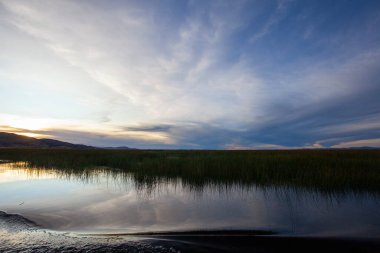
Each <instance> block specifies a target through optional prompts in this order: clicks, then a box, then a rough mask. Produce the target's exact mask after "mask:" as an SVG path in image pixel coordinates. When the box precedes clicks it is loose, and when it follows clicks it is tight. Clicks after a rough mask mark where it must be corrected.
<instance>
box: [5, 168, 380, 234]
mask: <svg viewBox="0 0 380 253" xmlns="http://www.w3.org/2000/svg"><path fill="white" fill-rule="evenodd" d="M0 210H1V211H4V212H7V213H17V214H20V215H22V216H23V217H26V218H27V219H30V220H32V221H34V222H36V223H37V224H39V225H41V226H42V227H44V228H47V229H51V230H57V231H71V232H81V233H136V232H152V231H187V230H223V229H252V230H268V231H274V232H276V233H280V234H287V235H317V236H319V235H323V236H354V237H380V211H379V210H380V198H379V196H376V195H365V194H355V193H350V194H347V193H346V194H334V193H329V194H325V193H318V192H310V191H304V190H302V189H284V188H265V189H264V188H259V187H256V186H255V185H252V186H250V187H247V186H244V187H243V186H239V185H223V184H217V183H215V184H211V183H210V185H207V186H203V187H201V188H200V187H196V186H191V185H184V184H183V183H182V182H181V179H177V180H160V179H157V178H155V179H151V180H145V181H144V182H141V181H139V182H137V181H136V180H135V179H134V177H133V175H132V174H123V173H120V172H117V171H112V172H107V173H106V172H104V171H96V170H94V171H93V172H87V173H83V174H79V175H78V174H76V175H74V174H70V173H63V172H60V171H56V170H43V169H39V170H37V169H31V168H21V167H18V166H15V165H10V164H2V165H0Z"/></svg>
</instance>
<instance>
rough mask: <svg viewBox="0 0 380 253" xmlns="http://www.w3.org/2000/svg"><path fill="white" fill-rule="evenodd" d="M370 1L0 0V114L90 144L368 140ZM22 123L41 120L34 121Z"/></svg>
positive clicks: (372, 74) (373, 67)
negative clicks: (40, 122) (40, 123)
mask: <svg viewBox="0 0 380 253" xmlns="http://www.w3.org/2000/svg"><path fill="white" fill-rule="evenodd" d="M379 9H380V8H379V4H377V3H375V2H373V3H372V2H371V3H370V2H368V3H366V4H359V3H354V4H353V5H352V6H348V5H346V4H344V2H341V1H337V2H336V3H334V5H332V6H330V8H328V9H327V10H326V5H325V4H324V3H321V2H319V1H311V2H310V3H309V4H305V3H303V2H301V1H266V2H265V3H263V2H255V1H252V2H249V1H248V2H247V1H234V2H220V1H210V2H207V3H194V2H192V1H183V2H171V1H162V2H149V3H141V2H138V1H129V2H118V1H116V2H114V3H112V4H106V3H105V2H104V1H93V2H78V1H49V3H46V2H45V1H39V0H35V1H19V0H15V1H0V14H1V16H0V34H1V35H2V38H4V39H2V41H1V42H0V89H1V93H2V94H4V95H3V97H4V99H2V100H1V101H0V107H1V108H2V109H1V110H2V111H0V114H1V115H8V116H9V115H11V117H8V116H7V117H5V116H3V117H2V119H1V120H0V124H1V125H7V126H9V127H13V128H14V129H18V128H21V129H24V130H27V131H23V132H25V133H26V132H28V131H30V134H32V132H33V133H34V134H37V132H38V131H40V132H39V134H47V135H51V136H53V137H56V138H62V139H63V140H66V141H71V140H74V142H79V141H80V142H83V143H85V144H90V145H95V144H96V145H100V146H113V145H128V146H134V145H136V147H151V148H215V149H220V148H229V147H247V148H250V147H259V148H260V147H267V148H283V147H320V145H326V146H334V145H339V143H343V142H345V143H351V142H355V141H360V140H371V139H374V140H376V139H378V138H379V125H378V124H377V122H378V121H379V120H380V119H379V115H380V112H379V110H378V108H380V104H379V102H378V101H377V100H378V99H377V96H378V94H380V87H379V74H378V73H380V53H379V52H380V48H379V46H378V45H379V44H380V35H378V34H380V32H379V28H378V27H380V26H379V25H380V20H379V19H378V18H374V17H376V16H377V14H378V13H379V11H378V10H379ZM322 10H325V11H322ZM337 13H340V15H339V16H338V15H337ZM342 13H343V14H342ZM353 14H355V15H353ZM305 34H306V35H307V36H305ZM377 42H379V43H377ZM15 118H17V119H19V122H21V121H22V120H20V119H25V120H24V121H25V123H24V126H23V125H22V124H16V123H17V122H16V121H17V120H16V121H15V120H14V119H15ZM32 119H35V120H37V121H38V120H40V119H45V121H44V122H45V123H47V125H46V126H43V127H39V128H37V129H36V128H33V127H31V126H32V123H31V122H32V121H33V120H32ZM15 122H16V123H15ZM28 123H29V126H28ZM15 131H16V130H15ZM100 136H102V137H100ZM75 140H77V141H75ZM326 140H330V141H326ZM331 140H333V141H331ZM103 144H104V145H103Z"/></svg>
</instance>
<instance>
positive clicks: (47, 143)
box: [0, 132, 94, 149]
mask: <svg viewBox="0 0 380 253" xmlns="http://www.w3.org/2000/svg"><path fill="white" fill-rule="evenodd" d="M0 148H82V149H88V148H94V147H91V146H86V145H82V144H73V143H69V142H64V141H58V140H53V139H37V138H32V137H27V136H23V135H18V134H12V133H4V132H0Z"/></svg>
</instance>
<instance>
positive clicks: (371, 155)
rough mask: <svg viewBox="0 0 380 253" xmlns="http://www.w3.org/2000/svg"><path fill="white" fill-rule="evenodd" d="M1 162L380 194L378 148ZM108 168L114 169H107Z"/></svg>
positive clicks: (80, 155)
mask: <svg viewBox="0 0 380 253" xmlns="http://www.w3.org/2000/svg"><path fill="white" fill-rule="evenodd" d="M0 159H6V160H12V161H19V162H27V163H28V164H29V166H31V167H38V168H52V169H55V170H58V171H61V172H62V173H63V175H66V176H69V175H76V176H78V175H81V177H83V179H86V177H87V179H88V178H90V176H89V174H91V172H89V170H88V168H90V167H98V168H99V167H101V166H104V167H108V169H104V168H103V169H102V170H103V171H108V172H109V173H117V174H119V175H120V174H129V175H131V174H130V173H132V175H133V179H134V181H135V182H136V183H137V184H141V185H147V186H149V185H150V186H154V185H155V184H158V182H162V181H165V180H167V181H175V180H177V179H180V180H181V182H182V184H183V185H186V186H187V187H189V188H193V189H195V190H196V189H202V188H203V187H204V186H214V187H221V188H223V187H228V186H231V185H240V186H242V187H245V186H246V187H252V186H263V187H277V186H279V187H284V188H287V187H291V188H294V187H296V188H303V189H309V190H317V191H319V192H326V193H331V192H334V193H339V192H352V193H355V192H362V193H365V192H367V193H380V151H379V150H288V151H153V150H123V151H121V150H95V149H94V150H47V149H22V150H20V149H2V150H0ZM111 168H112V169H111Z"/></svg>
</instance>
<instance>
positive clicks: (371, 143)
mask: <svg viewBox="0 0 380 253" xmlns="http://www.w3.org/2000/svg"><path fill="white" fill-rule="evenodd" d="M352 147H378V148H380V139H369V140H356V141H347V142H341V143H339V144H337V145H333V146H332V148H352Z"/></svg>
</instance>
